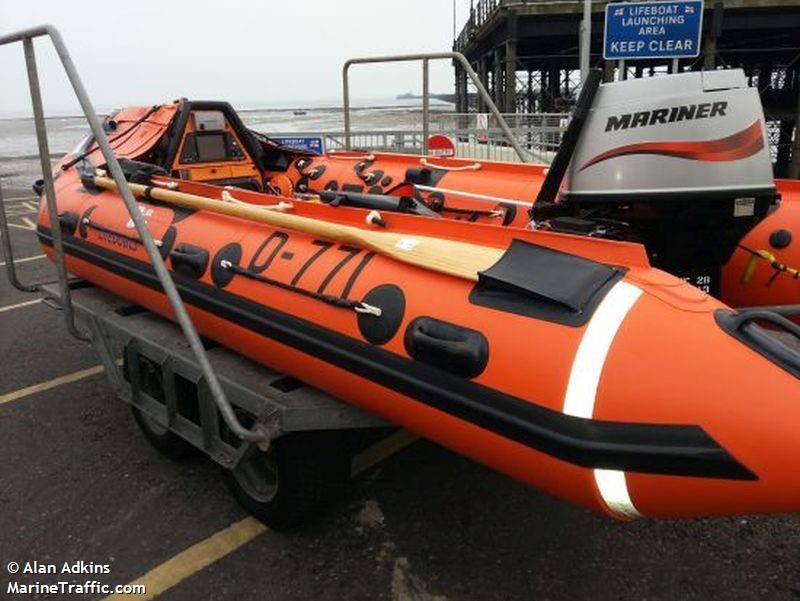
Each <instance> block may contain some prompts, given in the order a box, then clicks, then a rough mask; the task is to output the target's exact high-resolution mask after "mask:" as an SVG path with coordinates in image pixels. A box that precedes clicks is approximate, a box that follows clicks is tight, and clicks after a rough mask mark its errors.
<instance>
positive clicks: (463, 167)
mask: <svg viewBox="0 0 800 601" xmlns="http://www.w3.org/2000/svg"><path fill="white" fill-rule="evenodd" d="M419 162H420V163H422V164H423V165H425V166H426V167H430V168H431V169H441V170H443V171H477V170H478V169H480V168H481V167H482V165H481V164H480V163H472V165H460V166H458V167H449V166H447V165H434V164H433V163H431V162H430V161H428V159H426V158H425V157H422V158H421V159H420V160H419Z"/></svg>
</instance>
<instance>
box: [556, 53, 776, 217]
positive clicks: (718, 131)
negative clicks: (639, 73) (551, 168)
mask: <svg viewBox="0 0 800 601" xmlns="http://www.w3.org/2000/svg"><path fill="white" fill-rule="evenodd" d="M774 190H775V187H774V181H773V175H772V165H771V161H770V154H769V142H768V139H767V135H766V130H765V126H764V112H763V109H762V107H761V101H760V99H759V95H758V91H757V90H756V89H755V88H750V87H748V86H747V81H746V79H745V76H744V73H743V72H742V70H740V69H735V70H727V71H703V72H690V73H681V74H676V75H668V76H663V77H650V78H645V79H632V80H628V81H620V82H612V83H606V84H602V85H601V86H600V88H599V90H598V92H597V95H596V96H595V99H594V102H593V104H592V108H591V111H590V113H589V116H588V119H587V121H586V124H585V126H584V128H583V131H582V133H581V136H580V139H579V141H578V144H577V147H576V149H575V153H574V155H573V157H572V160H571V162H570V166H569V169H568V172H567V178H566V183H565V186H564V188H563V189H562V199H563V200H567V201H579V202H581V203H584V202H587V201H592V200H598V201H605V202H607V201H609V200H617V201H623V202H624V201H625V199H626V198H635V199H637V200H649V201H654V200H658V199H663V200H668V199H671V198H687V197H694V198H696V199H697V200H712V199H713V198H716V197H720V198H728V199H730V198H731V197H733V198H738V197H754V196H755V197H757V196H762V195H765V194H773V193H774Z"/></svg>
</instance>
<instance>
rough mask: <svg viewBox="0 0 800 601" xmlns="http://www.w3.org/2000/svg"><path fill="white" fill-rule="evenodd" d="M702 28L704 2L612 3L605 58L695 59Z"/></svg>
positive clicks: (698, 0)
mask: <svg viewBox="0 0 800 601" xmlns="http://www.w3.org/2000/svg"><path fill="white" fill-rule="evenodd" d="M702 29H703V1H702V0H680V1H676V2H671V1H669V0H666V1H663V2H623V3H616V4H608V5H606V31H605V41H604V43H603V58H605V59H609V60H635V59H647V58H693V57H695V56H697V55H698V54H700V33H701V31H702Z"/></svg>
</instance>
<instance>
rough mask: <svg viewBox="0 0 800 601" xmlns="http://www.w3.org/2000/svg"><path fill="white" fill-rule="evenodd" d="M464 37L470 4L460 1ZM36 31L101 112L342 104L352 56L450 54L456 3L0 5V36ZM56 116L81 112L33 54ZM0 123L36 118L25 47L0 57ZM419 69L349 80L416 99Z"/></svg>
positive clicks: (358, 91)
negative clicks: (56, 49) (183, 102)
mask: <svg viewBox="0 0 800 601" xmlns="http://www.w3.org/2000/svg"><path fill="white" fill-rule="evenodd" d="M456 7H457V29H458V30H459V31H460V29H461V27H462V25H463V23H464V21H465V19H466V16H467V13H468V10H469V0H456ZM41 23H52V24H53V25H55V26H56V27H58V28H59V29H60V30H61V33H62V35H63V37H64V39H65V41H66V43H67V47H68V48H69V50H70V52H71V54H72V57H73V60H74V61H75V64H76V66H77V67H78V71H79V73H80V74H81V77H82V78H83V81H84V84H85V85H86V88H87V89H88V91H89V94H90V96H91V98H92V100H93V101H94V103H95V105H96V106H97V108H98V109H108V108H113V107H119V106H124V105H129V104H137V103H138V104H151V103H159V102H162V101H165V100H171V99H174V98H177V97H179V96H186V97H189V98H197V99H200V98H203V99H220V100H230V101H231V102H233V103H234V104H237V105H240V106H245V105H247V106H259V105H269V104H275V103H286V104H288V105H292V104H295V103H297V104H302V102H303V101H315V100H316V101H319V100H326V101H327V100H330V101H332V102H333V103H337V104H338V103H340V102H341V66H342V63H343V62H344V60H345V59H347V58H350V57H354V56H369V55H378V54H399V53H409V52H423V51H447V50H450V48H451V45H452V35H453V0H371V1H370V0H284V1H280V2H278V1H275V0H262V1H251V2H246V1H244V0H224V1H219V0H217V1H215V2H206V1H205V0H191V1H189V0H161V1H159V2H156V1H154V0H137V1H135V2H120V1H119V0H117V1H115V0H104V1H102V2H101V1H97V0H80V1H78V2H70V1H67V0H0V33H6V32H9V31H14V30H17V29H21V28H24V27H30V26H33V25H37V24H41ZM36 48H37V57H38V58H39V70H40V75H41V76H42V80H43V86H44V96H45V104H46V110H47V111H48V113H49V114H64V113H65V112H74V110H75V108H76V107H77V103H75V101H74V100H73V97H72V96H71V92H70V90H69V87H68V83H67V82H66V79H65V78H64V77H63V76H62V75H61V74H60V73H59V71H58V69H57V68H56V66H57V58H56V57H55V54H54V53H53V52H52V51H51V48H50V44H49V43H48V42H46V41H45V40H43V39H40V40H39V41H38V42H37V43H36ZM0 73H2V79H3V81H2V85H0V116H16V115H18V114H20V113H29V112H30V101H29V99H28V93H27V82H26V78H25V70H24V61H23V55H22V46H21V44H17V45H15V46H11V47H9V46H6V47H3V48H0ZM420 77H421V76H420V67H419V66H418V65H416V66H413V67H412V66H411V65H390V66H361V67H354V68H353V69H352V70H351V81H352V86H353V89H352V94H353V96H354V97H361V98H378V97H384V98H385V97H391V96H394V95H395V94H397V93H401V92H405V91H414V92H419V91H420V89H421V83H420ZM452 88H453V71H452V67H451V66H450V65H449V64H447V63H445V62H441V63H438V64H431V90H432V91H446V92H450V91H452Z"/></svg>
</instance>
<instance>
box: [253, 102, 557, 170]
mask: <svg viewBox="0 0 800 601" xmlns="http://www.w3.org/2000/svg"><path fill="white" fill-rule="evenodd" d="M503 117H504V118H505V120H506V122H507V123H508V125H509V127H510V128H511V131H512V133H513V135H514V138H515V140H516V141H517V142H519V145H520V146H521V147H522V149H523V151H524V152H525V153H526V154H527V155H528V159H529V160H530V161H532V162H549V161H550V160H551V159H552V157H553V155H554V154H555V151H556V150H558V146H559V144H560V143H561V135H562V133H563V131H564V129H565V128H566V124H567V120H568V118H569V115H568V114H567V113H527V114H526V113H510V114H506V115H503ZM429 131H430V133H431V134H444V135H446V136H448V137H449V138H451V139H452V140H453V142H454V143H455V146H456V156H458V157H463V158H471V159H484V160H498V161H514V162H517V161H519V157H518V156H517V155H516V153H515V151H514V149H513V148H512V147H511V145H510V144H509V143H508V140H507V139H506V137H505V134H504V133H503V131H502V129H501V128H500V127H499V125H498V124H497V122H496V119H495V118H494V117H493V116H492V115H491V114H488V113H437V114H434V115H431V119H430V130H429ZM265 133H268V135H270V136H274V137H307V136H308V137H313V136H321V137H322V139H323V142H324V145H325V150H328V151H330V150H333V151H336V150H345V149H346V134H345V132H344V131H328V132H286V133H276V132H265ZM423 139H424V138H423V134H422V132H421V131H420V130H419V129H413V130H412V129H372V130H353V131H351V132H350V146H351V148H354V149H359V150H370V151H378V152H401V153H408V154H422V153H423Z"/></svg>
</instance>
